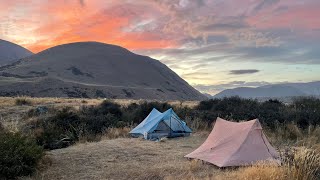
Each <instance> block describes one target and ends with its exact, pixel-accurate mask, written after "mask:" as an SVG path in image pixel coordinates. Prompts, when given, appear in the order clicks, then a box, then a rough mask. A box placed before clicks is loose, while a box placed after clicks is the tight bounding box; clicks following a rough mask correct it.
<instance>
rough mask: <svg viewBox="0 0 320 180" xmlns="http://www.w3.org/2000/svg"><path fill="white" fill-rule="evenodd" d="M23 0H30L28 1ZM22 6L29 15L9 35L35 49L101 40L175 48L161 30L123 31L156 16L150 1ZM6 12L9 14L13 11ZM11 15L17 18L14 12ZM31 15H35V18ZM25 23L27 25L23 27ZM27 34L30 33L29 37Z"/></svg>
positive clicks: (49, 3) (122, 43) (124, 44)
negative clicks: (138, 2) (145, 2)
mask: <svg viewBox="0 0 320 180" xmlns="http://www.w3.org/2000/svg"><path fill="white" fill-rule="evenodd" d="M24 2H25V3H27V1H24ZM110 2H112V3H110ZM29 3H31V2H29ZM7 6H8V7H9V6H10V7H12V4H11V3H10V4H9V3H8V4H7ZM147 6H148V7H147ZM3 8H4V7H3ZM15 8H17V7H15ZM19 8H22V9H21V11H25V12H26V13H27V14H26V15H25V17H21V16H19V18H15V19H16V20H15V21H14V22H12V23H14V24H15V25H16V28H15V29H17V32H16V33H15V34H13V33H8V34H7V36H8V37H9V38H10V37H11V39H10V40H11V41H13V42H16V43H18V44H21V45H24V46H25V47H26V48H28V49H29V50H31V51H33V52H39V51H42V50H44V49H46V48H49V47H52V46H56V45H59V44H65V43H70V42H78V41H99V42H105V43H110V44H117V45H120V46H124V47H126V48H129V49H139V48H144V49H148V48H149V49H152V48H165V47H174V46H176V44H177V42H175V41H174V40H171V39H168V38H165V37H164V36H161V35H159V32H151V31H146V32H144V31H137V32H134V31H132V32H130V31H129V32H126V31H125V30H124V29H125V28H126V27H129V26H130V25H134V24H136V23H139V21H141V20H145V19H151V18H153V17H154V16H155V15H156V14H157V10H156V9H152V8H153V7H152V6H150V4H146V5H140V4H130V5H129V4H120V3H115V2H113V1H109V3H108V2H106V3H101V1H100V2H99V3H98V2H95V1H86V2H85V3H84V2H83V1H81V2H80V1H75V0H74V1H72V0H69V1H68V0H65V1H50V2H47V3H41V2H38V3H37V4H36V6H34V7H32V6H28V8H25V9H24V8H23V7H19ZM7 13H9V14H10V12H7ZM12 16H16V17H18V15H15V14H12ZM30 17H32V18H33V19H32V21H30ZM26 22H28V23H26ZM22 24H23V25H24V27H27V28H26V29H23V28H21V25H22ZM27 29H28V30H27ZM16 34H19V35H16ZM24 34H29V36H27V37H26V36H24ZM30 36H32V39H30Z"/></svg>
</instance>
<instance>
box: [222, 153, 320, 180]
mask: <svg viewBox="0 0 320 180" xmlns="http://www.w3.org/2000/svg"><path fill="white" fill-rule="evenodd" d="M219 178H221V179H239V180H240V179H246V180H256V179H259V180H270V179H275V180H287V179H295V180H318V179H320V154H319V153H317V152H315V151H314V150H312V149H307V148H304V147H302V148H299V149H296V150H293V152H292V154H286V157H283V163H282V165H281V166H276V165H270V164H267V163H265V162H259V163H257V164H254V165H252V166H249V167H242V168H239V169H238V170H235V171H229V172H226V173H225V174H223V175H222V176H221V177H219Z"/></svg>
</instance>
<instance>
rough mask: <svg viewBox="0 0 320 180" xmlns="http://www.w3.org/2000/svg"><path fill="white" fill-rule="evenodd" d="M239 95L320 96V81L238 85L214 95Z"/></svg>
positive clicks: (245, 96)
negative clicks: (255, 85)
mask: <svg viewBox="0 0 320 180" xmlns="http://www.w3.org/2000/svg"><path fill="white" fill-rule="evenodd" d="M230 96H239V97H243V98H265V97H270V98H281V97H298V96H320V81H314V82H308V83H282V84H272V85H264V86H260V87H256V88H252V87H238V88H234V89H226V90H223V91H222V92H220V93H218V94H216V95H214V96H213V98H223V97H230Z"/></svg>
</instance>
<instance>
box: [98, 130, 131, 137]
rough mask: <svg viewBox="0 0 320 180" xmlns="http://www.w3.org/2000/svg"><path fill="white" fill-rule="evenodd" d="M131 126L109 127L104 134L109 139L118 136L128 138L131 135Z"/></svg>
mask: <svg viewBox="0 0 320 180" xmlns="http://www.w3.org/2000/svg"><path fill="white" fill-rule="evenodd" d="M130 131H131V128H129V127H122V128H108V129H107V130H106V132H105V134H104V137H106V138H107V139H116V138H126V137H130V136H129V132H130Z"/></svg>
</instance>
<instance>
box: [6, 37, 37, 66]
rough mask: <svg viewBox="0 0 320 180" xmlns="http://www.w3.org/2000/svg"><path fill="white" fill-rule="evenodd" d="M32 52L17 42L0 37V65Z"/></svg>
mask: <svg viewBox="0 0 320 180" xmlns="http://www.w3.org/2000/svg"><path fill="white" fill-rule="evenodd" d="M32 54H33V53H32V52H31V51H29V50H27V49H25V48H23V47H21V46H19V45H17V44H14V43H11V42H9V41H5V40H1V39H0V66H2V65H6V64H9V63H12V62H15V61H16V60H18V59H21V58H24V57H27V56H30V55H32Z"/></svg>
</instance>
